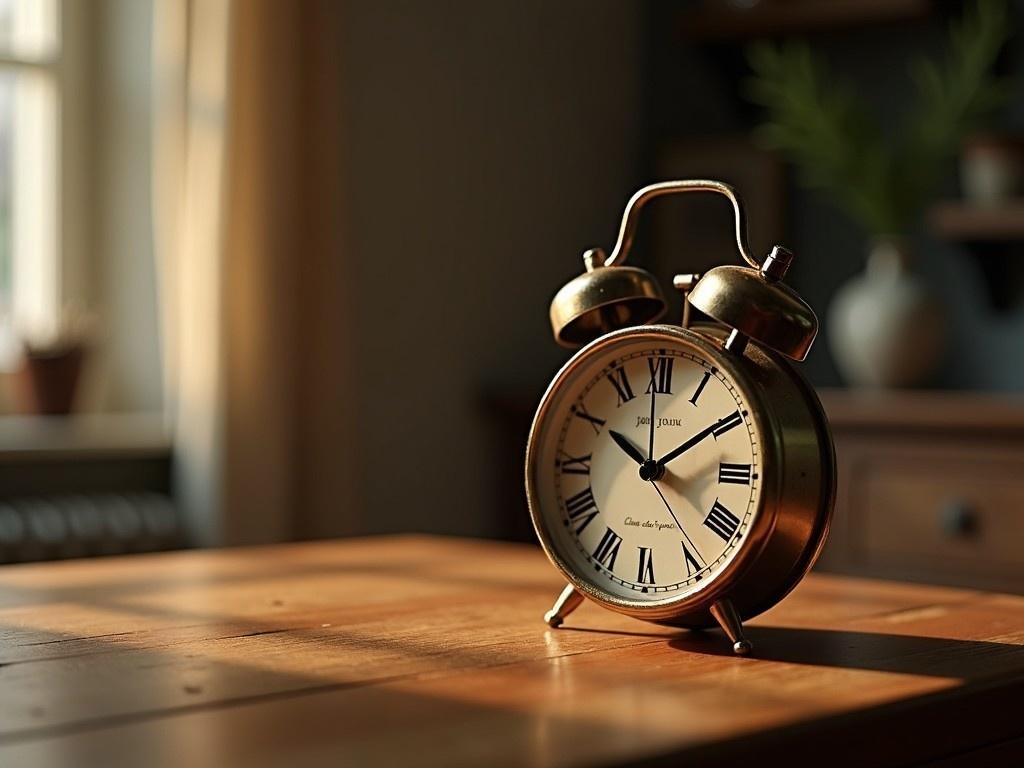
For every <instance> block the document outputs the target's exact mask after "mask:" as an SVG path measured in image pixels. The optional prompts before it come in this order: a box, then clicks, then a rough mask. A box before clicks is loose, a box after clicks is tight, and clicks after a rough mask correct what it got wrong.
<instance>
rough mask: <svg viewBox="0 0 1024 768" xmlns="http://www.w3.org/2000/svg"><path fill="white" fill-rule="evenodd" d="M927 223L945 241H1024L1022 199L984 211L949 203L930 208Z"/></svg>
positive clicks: (958, 203)
mask: <svg viewBox="0 0 1024 768" xmlns="http://www.w3.org/2000/svg"><path fill="white" fill-rule="evenodd" d="M928 220H929V224H930V226H931V229H932V231H933V232H934V233H935V234H936V235H939V236H940V237H944V238H946V239H947V240H956V241H974V242H1006V241H1015V240H1024V199H1021V200H1014V201H1011V202H1008V203H1005V204H1003V205H1001V206H999V207H983V206H979V205H971V204H970V203H965V202H961V201H956V200H951V201H947V202H943V203H938V204H936V205H935V206H934V207H932V209H931V212H930V213H929V216H928Z"/></svg>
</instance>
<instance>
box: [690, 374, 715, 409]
mask: <svg viewBox="0 0 1024 768" xmlns="http://www.w3.org/2000/svg"><path fill="white" fill-rule="evenodd" d="M710 378H711V371H704V377H703V378H702V379H701V380H700V383H699V384H698V385H697V389H695V390H694V392H693V396H692V397H691V398H690V402H691V403H693V404H694V405H696V404H697V400H699V399H700V393H701V392H703V391H704V387H706V386H707V385H708V379H710Z"/></svg>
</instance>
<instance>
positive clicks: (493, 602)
mask: <svg viewBox="0 0 1024 768" xmlns="http://www.w3.org/2000/svg"><path fill="white" fill-rule="evenodd" d="M561 586H562V585H561V583H560V581H559V579H558V578H557V574H556V573H555V572H554V570H553V569H552V567H551V566H550V565H549V564H548V563H547V561H546V560H545V559H544V558H543V556H542V554H541V553H540V552H539V550H537V549H535V548H533V547H529V546H525V545H512V544H499V543H490V542H478V541H472V540H465V539H443V538H430V537H418V536H403V537H388V538H376V539H354V540H348V541H340V542H330V543H316V544H297V545H286V546H278V547H267V548H254V549H238V550H223V551H211V552H183V553H173V554H161V555H147V556H136V557H124V558H117V559H107V560H93V561H80V562H63V563H54V564H41V565H26V566H8V567H7V568H5V569H0V765H2V766H4V768H12V767H14V766H23V765H24V766H50V765H53V766H76V767H78V766H111V765H145V766H165V765H166V766H170V765H188V766H233V765H244V766H264V765H288V766H306V765H331V766H335V765H443V766H450V765H473V766H482V765H488V766H489V765H544V766H549V765H550V766H554V765H593V764H599V765H609V764H622V763H641V764H652V765H654V764H662V763H664V764H676V763H677V762H679V760H680V758H687V759H688V760H689V762H688V764H704V763H708V764H715V765H727V764H734V763H749V762H750V760H751V758H755V759H758V760H766V759H776V758H784V759H786V760H787V761H788V762H789V764H790V765H792V764H802V763H808V764H810V763H824V762H828V763H829V764H831V765H843V764H861V765H863V764H872V765H885V764H893V765H896V764H912V763H918V762H922V761H925V760H932V759H939V758H943V759H946V760H948V761H950V762H949V764H958V763H957V761H961V762H962V761H967V762H964V763H963V764H977V763H978V762H979V761H981V760H984V759H988V760H990V761H993V762H994V763H995V764H999V763H1003V764H1005V763H1006V762H1007V761H1008V760H1009V761H1011V762H1012V761H1013V760H1014V759H1016V757H1017V756H1018V754H1019V752H1018V750H1019V749H1020V748H1021V744H1022V742H1021V741H1020V740H1019V739H1021V738H1022V737H1024V720H1022V718H1021V717H1020V715H1019V712H1020V702H1021V700H1022V692H1024V650H1022V647H1021V646H1022V644H1024V598H1021V597H1016V596H1011V595H999V594H989V593H982V592H968V591H963V590H956V589H948V588H938V587H927V586H921V585H905V584H898V583H887V582H879V581H862V580H856V579H850V578H840V577H832V576H825V575H812V576H810V577H809V578H808V579H806V580H805V581H804V583H803V584H802V585H801V586H800V587H798V588H797V590H796V591H795V592H794V593H793V595H791V596H790V597H789V598H788V599H787V600H786V601H784V602H783V603H782V604H781V605H779V606H777V607H776V608H775V609H773V610H772V611H770V612H768V613H767V614H765V615H763V616H762V617H759V618H758V619H756V620H755V621H754V622H753V623H752V626H751V629H750V635H751V638H752V640H753V641H754V643H755V657H753V658H736V657H733V656H732V655H730V654H729V653H728V644H727V643H726V642H725V641H724V639H723V637H722V636H721V634H720V633H718V632H707V633H691V632H686V631H682V630H674V629H669V628H664V627H656V626H654V625H648V624H645V623H643V622H639V621H636V620H633V619H627V618H625V617H621V616H618V615H615V614H612V613H608V612H606V611H603V610H601V609H599V608H597V607H596V606H594V605H592V604H589V603H587V604H584V606H583V607H581V608H580V609H579V610H578V611H577V612H576V613H575V614H573V615H572V616H571V617H570V618H569V620H568V622H567V625H566V626H565V627H564V628H562V629H558V630H551V629H548V628H547V627H546V626H545V625H544V624H543V622H542V621H541V615H542V614H543V612H544V611H545V610H546V609H547V608H548V607H549V605H550V602H551V600H552V599H553V598H554V597H555V596H556V594H557V592H558V590H559V588H560V587H561ZM944 764H945V763H944Z"/></svg>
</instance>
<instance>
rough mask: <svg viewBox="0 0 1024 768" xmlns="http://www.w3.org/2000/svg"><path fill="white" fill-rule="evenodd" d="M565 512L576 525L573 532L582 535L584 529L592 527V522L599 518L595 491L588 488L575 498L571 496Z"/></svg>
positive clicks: (566, 502) (567, 500)
mask: <svg viewBox="0 0 1024 768" xmlns="http://www.w3.org/2000/svg"><path fill="white" fill-rule="evenodd" d="M565 511H566V513H567V514H568V515H569V521H570V522H572V523H573V524H574V526H573V530H574V531H576V533H581V532H582V531H583V529H584V528H586V527H587V526H588V525H590V521H591V520H593V519H594V518H595V517H597V513H598V511H599V510H598V508H597V502H596V501H594V491H593V490H592V489H591V488H590V487H589V486H588V487H587V488H584V489H583V490H582V491H580V492H579V493H577V494H576V495H575V496H570V497H569V498H568V499H566V501H565Z"/></svg>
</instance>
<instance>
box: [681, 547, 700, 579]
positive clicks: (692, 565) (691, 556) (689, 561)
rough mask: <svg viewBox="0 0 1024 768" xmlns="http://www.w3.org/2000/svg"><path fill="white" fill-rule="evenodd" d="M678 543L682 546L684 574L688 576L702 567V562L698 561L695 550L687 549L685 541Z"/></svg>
mask: <svg viewBox="0 0 1024 768" xmlns="http://www.w3.org/2000/svg"><path fill="white" fill-rule="evenodd" d="M679 543H680V544H681V545H682V546H683V560H685V561H686V576H687V578H689V577H690V576H693V574H695V573H697V572H698V571H700V570H701V569H702V568H703V567H704V564H703V563H702V562H701V561H700V558H699V557H698V556H697V553H696V551H694V552H691V551H690V550H689V548H688V547H687V546H686V542H685V541H680V542H679Z"/></svg>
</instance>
